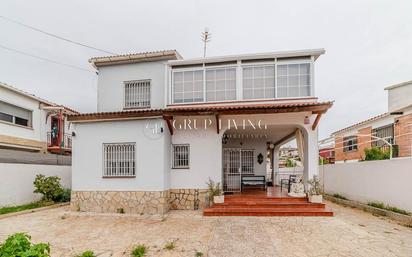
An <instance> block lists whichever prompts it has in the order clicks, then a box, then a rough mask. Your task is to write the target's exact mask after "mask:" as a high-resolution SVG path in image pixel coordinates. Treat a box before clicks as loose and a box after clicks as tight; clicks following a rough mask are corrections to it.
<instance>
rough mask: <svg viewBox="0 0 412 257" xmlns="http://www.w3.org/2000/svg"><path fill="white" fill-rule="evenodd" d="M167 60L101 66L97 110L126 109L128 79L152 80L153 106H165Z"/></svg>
mask: <svg viewBox="0 0 412 257" xmlns="http://www.w3.org/2000/svg"><path fill="white" fill-rule="evenodd" d="M165 70H166V61H155V62H140V63H132V64H123V65H114V66H104V67H101V68H99V78H98V87H97V111H98V112H112V111H122V110H123V109H124V84H125V82H127V81H138V80H150V85H151V99H150V102H151V108H154V109H155V108H164V107H165V86H164V85H165Z"/></svg>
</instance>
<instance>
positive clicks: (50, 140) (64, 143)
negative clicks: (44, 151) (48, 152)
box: [47, 132, 72, 149]
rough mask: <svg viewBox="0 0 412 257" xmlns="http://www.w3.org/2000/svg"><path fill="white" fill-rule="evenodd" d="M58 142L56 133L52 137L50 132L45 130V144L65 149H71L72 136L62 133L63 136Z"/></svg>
mask: <svg viewBox="0 0 412 257" xmlns="http://www.w3.org/2000/svg"><path fill="white" fill-rule="evenodd" d="M60 141H61V142H59V138H58V136H57V135H56V136H55V137H52V133H51V132H47V146H48V147H61V148H66V149H71V148H72V136H71V135H70V134H63V137H62V138H61V140H60Z"/></svg>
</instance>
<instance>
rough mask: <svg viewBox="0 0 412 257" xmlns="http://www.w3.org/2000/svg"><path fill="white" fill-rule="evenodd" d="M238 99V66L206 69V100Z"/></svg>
mask: <svg viewBox="0 0 412 257" xmlns="http://www.w3.org/2000/svg"><path fill="white" fill-rule="evenodd" d="M226 100H236V68H217V69H207V70H206V101H226Z"/></svg>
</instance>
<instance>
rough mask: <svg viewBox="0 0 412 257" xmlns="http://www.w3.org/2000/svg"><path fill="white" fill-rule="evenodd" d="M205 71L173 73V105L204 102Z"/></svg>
mask: <svg viewBox="0 0 412 257" xmlns="http://www.w3.org/2000/svg"><path fill="white" fill-rule="evenodd" d="M203 94H204V90H203V70H194V71H175V72H173V103H194V102H203V99H204V98H203Z"/></svg>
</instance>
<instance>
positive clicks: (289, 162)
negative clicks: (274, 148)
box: [285, 158, 296, 168]
mask: <svg viewBox="0 0 412 257" xmlns="http://www.w3.org/2000/svg"><path fill="white" fill-rule="evenodd" d="M285 167H287V168H293V167H296V162H294V161H293V159H291V158H288V159H287V160H286V164H285Z"/></svg>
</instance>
